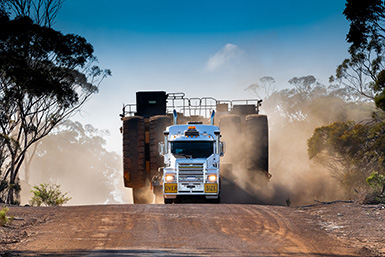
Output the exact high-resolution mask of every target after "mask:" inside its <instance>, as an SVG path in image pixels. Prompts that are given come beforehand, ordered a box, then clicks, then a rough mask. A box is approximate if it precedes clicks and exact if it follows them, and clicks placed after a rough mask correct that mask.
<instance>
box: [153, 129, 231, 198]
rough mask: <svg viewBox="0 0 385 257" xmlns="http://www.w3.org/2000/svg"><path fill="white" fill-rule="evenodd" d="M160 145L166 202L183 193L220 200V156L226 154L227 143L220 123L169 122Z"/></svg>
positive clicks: (184, 195) (184, 194)
mask: <svg viewBox="0 0 385 257" xmlns="http://www.w3.org/2000/svg"><path fill="white" fill-rule="evenodd" d="M159 146H160V147H159V152H160V154H161V155H162V156H163V157H164V168H163V178H162V182H163V196H164V201H165V203H172V202H173V201H174V200H175V199H177V198H178V197H180V196H183V197H188V196H202V197H204V198H206V199H207V200H209V201H212V202H219V201H220V181H221V178H220V173H219V168H220V161H219V160H220V157H221V156H223V155H224V143H223V142H221V141H220V130H219V127H217V126H213V125H203V124H201V123H199V122H190V123H188V124H186V125H173V126H169V127H167V128H166V131H164V142H161V143H160V144H159Z"/></svg>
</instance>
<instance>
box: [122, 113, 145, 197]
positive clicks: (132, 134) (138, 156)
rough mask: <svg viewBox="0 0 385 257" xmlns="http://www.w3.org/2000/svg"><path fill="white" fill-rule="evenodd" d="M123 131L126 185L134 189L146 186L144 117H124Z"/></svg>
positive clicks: (124, 177)
mask: <svg viewBox="0 0 385 257" xmlns="http://www.w3.org/2000/svg"><path fill="white" fill-rule="evenodd" d="M122 133H123V179H124V186H125V187H130V188H133V189H138V188H141V187H144V186H145V184H146V170H145V155H144V151H145V150H144V148H145V144H144V119H143V117H139V116H131V117H125V118H123V128H122ZM134 197H135V196H134Z"/></svg>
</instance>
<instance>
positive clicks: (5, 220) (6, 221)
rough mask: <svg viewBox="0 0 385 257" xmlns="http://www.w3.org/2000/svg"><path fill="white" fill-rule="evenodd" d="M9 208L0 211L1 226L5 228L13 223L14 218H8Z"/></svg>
mask: <svg viewBox="0 0 385 257" xmlns="http://www.w3.org/2000/svg"><path fill="white" fill-rule="evenodd" d="M8 211H9V208H8V207H3V209H2V210H1V211H0V226H5V225H8V224H11V223H12V221H13V216H11V217H8V216H7V214H8Z"/></svg>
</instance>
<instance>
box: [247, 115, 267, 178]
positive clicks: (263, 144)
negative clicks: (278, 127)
mask: <svg viewBox="0 0 385 257" xmlns="http://www.w3.org/2000/svg"><path fill="white" fill-rule="evenodd" d="M245 135H246V137H247V140H246V149H248V151H247V154H246V160H247V161H246V165H247V168H248V170H249V171H251V172H254V171H260V172H264V173H265V174H266V177H267V175H268V174H269V173H268V172H269V127H268V123H267V116H266V115H259V114H252V115H248V116H246V133H245Z"/></svg>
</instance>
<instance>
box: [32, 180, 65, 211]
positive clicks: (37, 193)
mask: <svg viewBox="0 0 385 257" xmlns="http://www.w3.org/2000/svg"><path fill="white" fill-rule="evenodd" d="M33 188H34V190H31V193H33V196H32V198H31V200H30V204H31V205H32V206H34V205H36V206H41V205H42V204H44V205H45V206H61V205H63V204H65V203H67V202H68V201H69V200H71V199H72V198H71V197H67V194H68V193H64V194H63V193H62V192H61V191H60V185H56V184H54V185H49V184H45V183H43V184H40V186H34V187H33Z"/></svg>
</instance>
